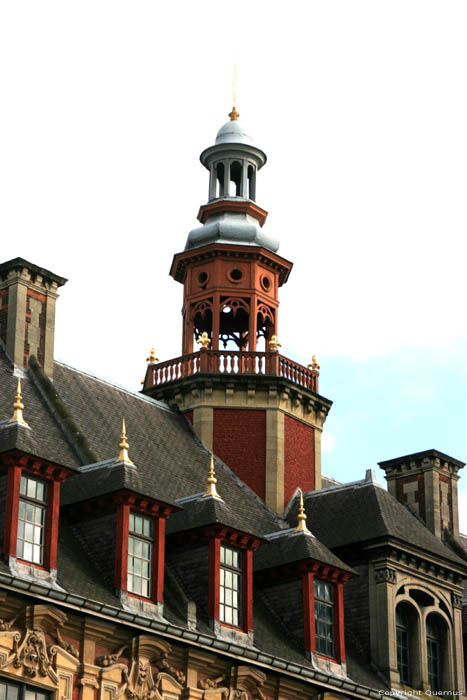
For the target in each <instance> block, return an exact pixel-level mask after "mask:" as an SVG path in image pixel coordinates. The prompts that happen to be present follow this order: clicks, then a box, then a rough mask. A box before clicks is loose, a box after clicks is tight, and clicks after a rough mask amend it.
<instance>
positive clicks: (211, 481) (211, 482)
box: [204, 455, 220, 498]
mask: <svg viewBox="0 0 467 700" xmlns="http://www.w3.org/2000/svg"><path fill="white" fill-rule="evenodd" d="M216 484H217V479H216V475H215V473H214V456H213V455H211V466H210V468H209V477H208V487H207V489H206V492H205V494H204V498H207V497H208V496H212V497H213V498H220V496H219V494H218V493H217V488H216Z"/></svg>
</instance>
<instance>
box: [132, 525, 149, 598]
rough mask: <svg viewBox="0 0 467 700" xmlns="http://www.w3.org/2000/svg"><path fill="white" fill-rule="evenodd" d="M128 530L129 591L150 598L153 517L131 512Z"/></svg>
mask: <svg viewBox="0 0 467 700" xmlns="http://www.w3.org/2000/svg"><path fill="white" fill-rule="evenodd" d="M128 530H129V534H128V592H129V593H134V594H135V595H139V596H143V597H144V598H150V597H151V590H152V575H151V571H152V551H153V540H154V535H153V518H148V517H146V516H144V515H138V514H137V513H133V512H130V518H129V528H128Z"/></svg>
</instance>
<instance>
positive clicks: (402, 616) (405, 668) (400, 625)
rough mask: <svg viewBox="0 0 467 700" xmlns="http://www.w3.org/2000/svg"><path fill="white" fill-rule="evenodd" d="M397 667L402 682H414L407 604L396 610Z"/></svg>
mask: <svg viewBox="0 0 467 700" xmlns="http://www.w3.org/2000/svg"><path fill="white" fill-rule="evenodd" d="M396 644H397V668H398V670H399V675H400V679H401V683H405V684H407V685H410V684H411V683H412V672H411V665H410V664H411V652H410V627H409V615H408V612H407V606H405V605H399V606H398V608H397V611H396Z"/></svg>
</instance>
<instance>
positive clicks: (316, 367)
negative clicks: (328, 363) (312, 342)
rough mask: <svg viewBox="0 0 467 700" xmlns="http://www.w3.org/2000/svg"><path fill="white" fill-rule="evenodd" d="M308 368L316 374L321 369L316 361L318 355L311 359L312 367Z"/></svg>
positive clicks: (308, 366)
mask: <svg viewBox="0 0 467 700" xmlns="http://www.w3.org/2000/svg"><path fill="white" fill-rule="evenodd" d="M307 368H308V369H313V370H314V371H315V372H316V371H318V370H319V369H321V368H320V366H319V364H318V360H317V359H316V355H313V357H312V358H311V365H307Z"/></svg>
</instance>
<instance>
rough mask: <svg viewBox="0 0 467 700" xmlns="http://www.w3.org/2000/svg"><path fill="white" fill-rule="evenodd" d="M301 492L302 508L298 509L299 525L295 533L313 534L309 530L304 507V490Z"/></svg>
mask: <svg viewBox="0 0 467 700" xmlns="http://www.w3.org/2000/svg"><path fill="white" fill-rule="evenodd" d="M298 490H299V491H300V506H299V509H298V518H297V520H298V525H297V527H296V528H295V532H307V533H308V534H311V533H310V531H309V529H308V528H307V526H306V513H305V506H304V505H303V493H302V489H298Z"/></svg>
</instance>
